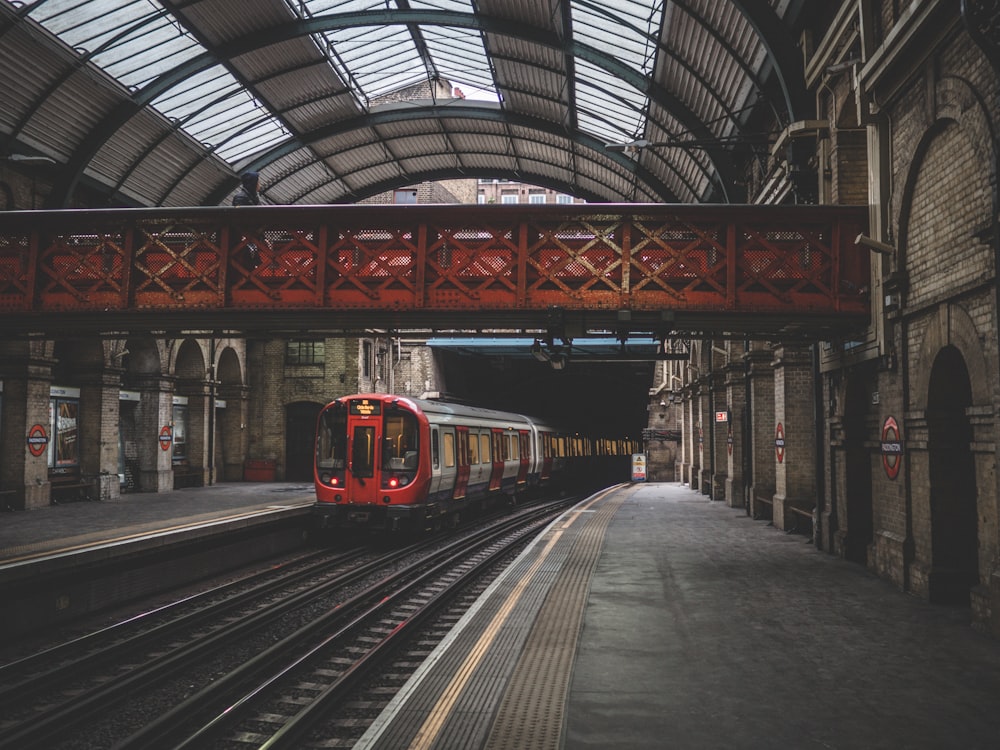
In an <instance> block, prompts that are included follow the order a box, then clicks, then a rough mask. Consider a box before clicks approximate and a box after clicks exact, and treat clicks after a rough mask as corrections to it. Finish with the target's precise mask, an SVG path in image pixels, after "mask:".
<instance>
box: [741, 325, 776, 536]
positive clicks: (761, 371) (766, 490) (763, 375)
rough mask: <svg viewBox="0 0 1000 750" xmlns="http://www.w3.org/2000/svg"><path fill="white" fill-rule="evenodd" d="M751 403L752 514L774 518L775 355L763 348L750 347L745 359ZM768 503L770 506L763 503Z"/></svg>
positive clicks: (755, 516)
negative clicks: (772, 505) (772, 509)
mask: <svg viewBox="0 0 1000 750" xmlns="http://www.w3.org/2000/svg"><path fill="white" fill-rule="evenodd" d="M746 357H747V360H748V362H747V367H748V368H749V377H750V381H749V393H748V394H747V396H748V398H749V400H750V436H751V439H750V445H748V446H747V450H749V451H750V467H751V475H750V477H749V481H750V493H749V494H750V513H751V515H752V516H753V517H754V518H770V517H771V499H772V498H773V497H774V467H775V460H774V427H775V420H774V370H773V368H772V367H771V360H772V353H771V350H770V348H766V347H764V346H763V345H762V344H751V349H750V351H749V352H748V353H747V355H746ZM763 500H766V501H767V502H763Z"/></svg>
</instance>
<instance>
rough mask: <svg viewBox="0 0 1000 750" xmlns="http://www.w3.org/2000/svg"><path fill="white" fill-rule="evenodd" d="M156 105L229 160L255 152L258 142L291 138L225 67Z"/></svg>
mask: <svg viewBox="0 0 1000 750" xmlns="http://www.w3.org/2000/svg"><path fill="white" fill-rule="evenodd" d="M152 104H153V106H154V107H156V109H158V110H159V111H160V112H162V113H163V114H165V115H167V116H168V117H171V118H174V119H177V120H180V121H181V127H182V128H183V130H184V131H185V132H186V133H189V134H190V135H191V136H192V137H193V138H196V139H197V140H198V141H200V142H202V143H204V144H206V145H207V146H210V147H216V148H217V151H216V153H217V154H218V155H219V156H221V157H222V158H224V159H227V160H234V159H240V158H243V157H244V156H245V155H247V154H249V153H253V152H254V151H256V150H257V149H258V148H260V146H259V145H256V144H257V143H258V141H261V140H269V141H270V142H271V143H277V142H279V141H281V140H284V139H285V138H287V137H289V135H290V134H289V132H288V130H287V129H285V127H284V126H283V125H282V124H281V123H280V122H278V120H277V119H276V118H274V117H273V116H271V114H270V113H269V112H268V111H267V110H266V109H264V108H263V106H262V105H261V104H260V103H259V102H258V101H257V100H256V99H254V98H253V97H252V96H251V95H250V94H249V93H248V92H247V91H246V89H244V88H243V87H242V86H241V85H240V83H239V82H238V81H237V80H236V79H235V78H233V76H232V75H231V74H230V73H229V71H228V70H226V68H225V67H223V66H222V65H216V66H213V67H212V68H210V69H208V70H205V71H202V72H201V73H199V74H197V75H195V76H192V77H191V78H189V79H188V80H187V81H185V82H184V83H182V84H179V85H178V86H176V87H174V88H172V89H171V90H169V91H167V92H166V93H164V94H163V95H162V96H159V97H157V98H156V99H155V100H154V101H153V102H152ZM251 126H252V127H251Z"/></svg>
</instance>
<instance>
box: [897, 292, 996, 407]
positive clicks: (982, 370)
mask: <svg viewBox="0 0 1000 750" xmlns="http://www.w3.org/2000/svg"><path fill="white" fill-rule="evenodd" d="M985 336H986V332H983V333H982V334H980V332H979V330H978V329H977V328H976V323H975V321H974V320H973V319H972V316H970V315H969V313H968V311H967V310H966V309H965V308H964V307H962V306H961V305H958V304H951V305H941V306H940V307H939V308H938V311H937V319H936V320H934V321H932V323H931V325H930V326H928V327H927V330H926V332H925V334H924V338H923V341H922V342H921V344H920V353H919V355H918V356H917V361H916V362H911V363H910V372H911V373H914V378H913V388H911V389H910V397H911V399H912V401H911V408H912V409H914V410H917V411H925V410H926V409H927V396H928V392H929V389H930V378H931V370H932V369H933V365H934V361H935V359H936V358H937V355H938V353H939V352H940V351H941V350H942V349H944V348H945V347H946V346H953V347H955V348H956V349H958V351H959V353H960V354H961V355H962V358H963V359H964V360H965V366H966V368H967V369H968V371H969V380H970V382H971V384H972V403H973V404H977V405H983V404H989V403H991V402H992V398H993V395H992V391H993V389H992V383H993V381H994V379H995V378H996V373H995V372H994V371H993V369H992V368H991V367H990V363H989V361H988V360H987V359H986V356H985V355H984V353H983V338H985Z"/></svg>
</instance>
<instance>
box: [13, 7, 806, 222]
mask: <svg viewBox="0 0 1000 750" xmlns="http://www.w3.org/2000/svg"><path fill="white" fill-rule="evenodd" d="M809 6H815V3H813V2H807V1H806V0H200V1H198V0H194V1H192V0H185V1H181V0H173V1H171V0H26V1H24V2H20V1H18V0H0V60H2V61H3V66H2V69H0V97H2V99H3V101H4V102H5V106H4V107H3V108H2V110H0V139H2V142H3V146H2V147H0V149H2V150H0V154H4V155H9V154H13V153H30V154H36V155H43V156H47V157H50V158H52V159H54V160H55V161H56V162H57V163H58V164H59V174H60V179H59V181H58V184H57V186H56V190H55V191H54V199H55V201H56V203H65V202H67V201H68V200H69V199H70V196H71V195H72V191H73V189H74V187H75V186H76V185H77V184H78V183H79V182H80V181H81V180H86V181H87V182H88V183H89V184H91V185H96V186H98V187H99V188H100V189H101V190H103V191H106V193H107V195H108V198H109V201H112V202H128V203H132V204H137V205H165V206H183V205H202V204H213V203H220V202H224V201H226V200H227V198H228V196H229V194H230V193H231V192H232V190H233V189H234V187H235V186H236V184H237V176H238V175H239V174H240V173H241V172H242V171H245V170H247V169H255V170H258V171H260V172H262V175H263V178H262V181H263V183H264V185H265V197H266V199H268V200H270V201H272V202H276V203H334V202H353V201H356V200H359V199H361V198H364V197H367V196H369V195H373V194H375V193H377V192H381V191H383V190H386V189H389V188H391V187H403V186H406V185H412V184H415V183H418V182H421V181H423V180H425V179H443V178H447V177H451V178H461V177H506V178H512V179H518V180H521V181H524V182H532V183H535V184H539V185H545V186H549V187H554V188H556V189H559V190H561V191H563V192H566V193H570V194H574V195H577V196H579V197H583V198H587V199H589V200H602V201H668V202H670V201H676V202H739V201H742V200H745V199H746V195H745V194H744V190H743V188H742V187H741V184H742V181H741V174H740V170H741V169H742V165H745V163H746V162H747V161H748V160H749V159H753V158H756V157H758V156H759V153H758V151H755V150H754V148H751V147H758V148H759V147H760V146H761V144H762V143H763V144H766V140H767V137H768V135H769V134H771V135H773V134H776V133H777V132H778V131H780V130H781V129H782V128H783V127H784V126H786V125H788V124H789V123H790V122H792V121H793V120H795V119H802V118H803V117H808V115H809V112H808V111H805V110H807V108H808V107H809V106H810V104H809V98H808V97H807V96H806V93H805V91H804V85H803V83H802V78H803V76H802V71H801V55H800V54H799V52H798V50H797V48H796V46H795V44H796V40H797V38H798V37H797V35H798V33H799V31H800V30H801V28H802V26H803V23H804V21H805V16H806V11H805V10H804V8H807V7H809ZM636 141H639V142H643V141H645V142H649V143H652V144H657V145H655V146H654V147H648V148H644V149H624V150H621V149H619V150H613V149H608V148H606V144H609V143H617V144H622V143H634V142H636Z"/></svg>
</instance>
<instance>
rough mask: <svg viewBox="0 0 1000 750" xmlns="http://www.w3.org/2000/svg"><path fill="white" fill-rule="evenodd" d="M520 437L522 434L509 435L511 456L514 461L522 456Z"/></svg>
mask: <svg viewBox="0 0 1000 750" xmlns="http://www.w3.org/2000/svg"><path fill="white" fill-rule="evenodd" d="M520 437H521V436H520V435H508V436H507V440H508V442H509V443H510V453H509V457H510V458H511V459H512V460H514V461H517V460H518V459H520V458H521V452H520V449H521V440H520Z"/></svg>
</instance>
